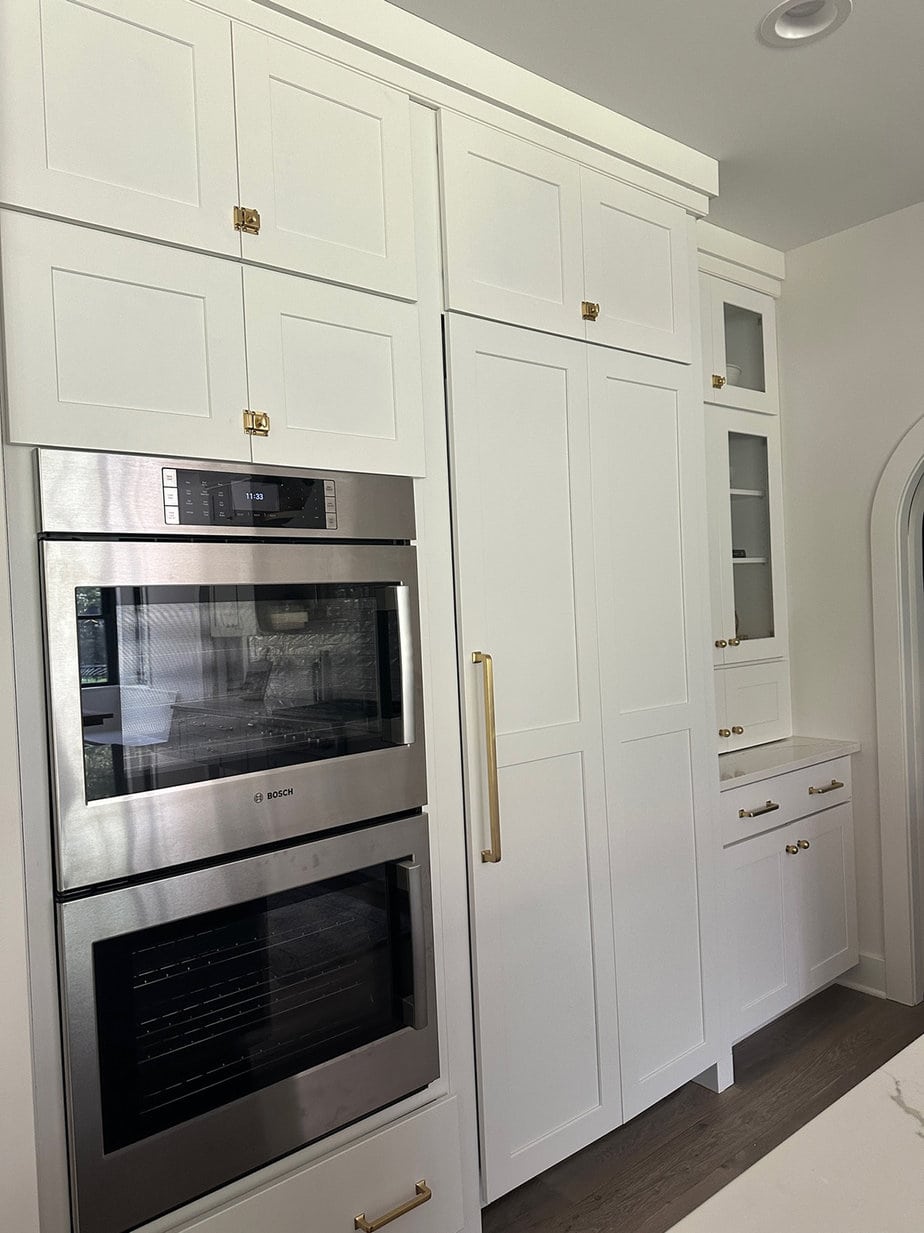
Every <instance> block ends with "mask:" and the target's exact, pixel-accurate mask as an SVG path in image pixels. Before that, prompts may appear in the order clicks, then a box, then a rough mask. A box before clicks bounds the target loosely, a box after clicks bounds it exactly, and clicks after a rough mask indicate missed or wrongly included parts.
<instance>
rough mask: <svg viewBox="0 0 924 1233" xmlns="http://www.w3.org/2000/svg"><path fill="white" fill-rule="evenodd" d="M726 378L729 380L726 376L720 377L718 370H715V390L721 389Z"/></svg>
mask: <svg viewBox="0 0 924 1233" xmlns="http://www.w3.org/2000/svg"><path fill="white" fill-rule="evenodd" d="M726 380H727V378H726V377H720V376H719V374H718V373H717V372H714V373H713V374H712V388H713V389H714V390H720V389H721V388H722V386H723V385H724V384H725V382H726Z"/></svg>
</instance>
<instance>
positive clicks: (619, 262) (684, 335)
mask: <svg viewBox="0 0 924 1233" xmlns="http://www.w3.org/2000/svg"><path fill="white" fill-rule="evenodd" d="M581 206H582V217H583V230H584V285H585V298H586V299H587V300H590V301H592V302H594V303H597V304H599V306H600V313H599V316H598V317H597V319H596V320H595V321H588V322H587V324H586V337H587V341H588V342H594V343H604V344H605V345H606V346H608V347H619V348H620V349H621V350H624V351H637V352H640V353H642V354H643V355H657V356H662V357H663V358H664V359H669V360H682V361H684V362H686V363H689V361H690V359H691V340H690V274H689V265H688V252H687V216H686V211H685V210H683V209H681V207H680V206H676V205H672V204H671V203H670V202H667V201H659V200H658V199H657V198H656V197H652V196H651V195H650V194H648V193H643V192H642V191H641V190H640V189H637V188H632V187H631V186H630V185H628V184H620V182H619V181H618V180H614V179H613V178H612V177H611V176H606V175H602V174H601V173H600V172H597V171H592V170H590V168H587V167H582V168H581Z"/></svg>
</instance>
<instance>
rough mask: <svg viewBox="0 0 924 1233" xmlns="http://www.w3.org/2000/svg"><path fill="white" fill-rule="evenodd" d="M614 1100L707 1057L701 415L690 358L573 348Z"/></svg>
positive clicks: (681, 1074)
mask: <svg viewBox="0 0 924 1233" xmlns="http://www.w3.org/2000/svg"><path fill="white" fill-rule="evenodd" d="M588 364H589V372H590V408H591V455H592V465H591V477H592V485H591V486H592V491H593V524H594V543H595V574H596V590H597V595H596V608H597V629H598V638H599V648H600V649H599V654H600V679H601V683H602V708H603V730H604V756H605V767H606V788H607V809H608V827H609V841H610V864H611V869H612V888H613V911H614V928H615V937H616V972H617V997H618V1007H619V1041H620V1068H621V1076H622V1094H623V1107H624V1113H625V1115H626V1116H627V1117H631V1116H634V1115H635V1114H637V1113H639V1112H640V1111H641V1110H642V1109H644V1108H647V1107H648V1106H649V1105H651V1104H653V1103H654V1102H655V1101H656V1100H659V1099H661V1098H662V1097H663V1096H665V1095H666V1094H667V1093H668V1092H670V1091H672V1090H673V1089H674V1088H676V1087H678V1086H680V1084H682V1083H684V1082H686V1081H687V1080H688V1079H691V1078H693V1077H694V1076H695V1075H697V1074H699V1073H700V1072H701V1071H702V1070H704V1069H706V1068H707V1067H708V1066H710V1065H711V1064H713V1063H714V1062H715V1052H714V1050H715V1031H716V1024H715V1021H714V1007H713V1001H712V999H713V997H714V991H715V989H716V987H717V981H718V971H717V968H716V960H715V955H716V950H715V945H716V938H715V932H714V930H715V911H716V902H715V893H716V892H715V886H714V882H713V880H712V877H711V868H712V861H713V856H712V852H713V850H714V839H713V835H712V827H711V813H712V810H711V803H710V801H711V793H712V790H713V789H712V785H711V782H710V773H709V772H710V761H711V759H710V753H711V749H712V740H711V733H710V732H709V726H708V719H707V716H708V707H707V702H706V696H707V689H708V688H709V681H708V677H707V673H708V667H709V665H708V660H707V658H706V656H705V655H704V652H703V639H704V637H705V633H706V612H707V608H706V602H707V597H706V585H707V577H706V569H705V549H706V544H705V519H706V513H705V492H704V482H703V441H702V420H701V418H700V414H699V401H698V398H697V393H696V390H695V389H694V386H693V377H692V372H691V370H690V369H689V368H685V367H681V366H679V365H674V364H669V363H666V362H665V361H662V360H654V359H648V358H645V357H641V356H634V355H628V354H624V353H620V352H616V351H610V350H607V349H603V348H593V349H591V350H590V351H589V354H588Z"/></svg>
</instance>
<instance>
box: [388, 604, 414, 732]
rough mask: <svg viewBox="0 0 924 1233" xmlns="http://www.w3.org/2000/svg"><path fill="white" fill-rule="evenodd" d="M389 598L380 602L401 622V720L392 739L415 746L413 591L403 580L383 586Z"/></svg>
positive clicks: (399, 629) (399, 652)
mask: <svg viewBox="0 0 924 1233" xmlns="http://www.w3.org/2000/svg"><path fill="white" fill-rule="evenodd" d="M384 592H385V594H386V595H387V596H388V599H387V600H385V601H384V602H382V601H381V600H380V603H381V605H382V608H383V610H385V611H391V612H394V613H395V617H396V620H397V625H398V657H399V662H400V665H401V719H400V720H399V721H397V722H395V724H394V729H393V737H392V739H393V740H394V741H395V743H396V744H398V745H413V744H414V741H415V740H416V739H417V722H416V716H415V713H414V710H415V707H414V699H415V696H416V693H417V673H416V669H415V663H416V656H415V654H414V622H413V620H412V619H411V591H410V588H409V587H408V586H406V585H405V584H404V583H394V584H393V585H391V586H388V587H385V588H384Z"/></svg>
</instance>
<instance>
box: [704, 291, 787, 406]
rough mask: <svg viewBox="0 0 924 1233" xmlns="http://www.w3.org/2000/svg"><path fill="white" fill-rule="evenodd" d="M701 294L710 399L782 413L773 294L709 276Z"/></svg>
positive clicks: (707, 399)
mask: <svg viewBox="0 0 924 1233" xmlns="http://www.w3.org/2000/svg"><path fill="white" fill-rule="evenodd" d="M701 294H702V321H703V347H704V362H703V372H704V376H705V383H706V390H705V398H706V401H707V402H712V403H718V404H719V405H720V406H725V407H740V408H742V410H745V411H763V412H765V413H769V414H777V413H778V412H779V408H780V398H779V386H778V378H777V345H776V305H775V302H774V300H773V297H772V296H769V295H763V294H761V292H759V291H752V290H750V289H749V288H747V287H739V286H737V285H736V284H734V283H729V282H726V281H725V280H724V279H721V278H714V277H712V276H710V275H704V276H703V278H702V282H701Z"/></svg>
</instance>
